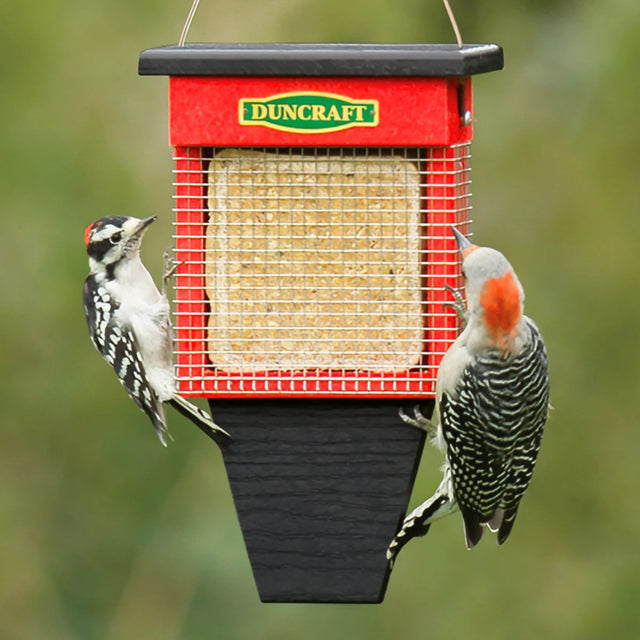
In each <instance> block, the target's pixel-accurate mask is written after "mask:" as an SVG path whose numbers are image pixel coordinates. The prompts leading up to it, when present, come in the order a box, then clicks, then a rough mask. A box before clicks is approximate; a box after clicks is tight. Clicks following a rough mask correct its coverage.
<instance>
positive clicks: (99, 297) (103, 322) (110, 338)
mask: <svg viewBox="0 0 640 640" xmlns="http://www.w3.org/2000/svg"><path fill="white" fill-rule="evenodd" d="M83 302H84V312H85V318H86V320H87V326H88V328H89V335H90V336H91V341H92V342H93V344H94V345H95V347H96V349H97V350H98V351H99V352H100V354H101V355H102V357H103V358H104V359H105V360H106V361H107V362H108V363H109V364H110V365H111V367H112V368H113V369H114V371H115V372H116V375H117V377H118V380H119V381H120V383H121V384H122V386H123V387H124V388H125V390H126V391H127V393H128V394H129V395H130V396H131V398H132V399H133V401H134V402H135V403H136V404H137V405H138V407H140V409H142V410H143V411H144V412H145V413H146V414H147V415H148V416H149V418H150V419H151V421H152V423H153V426H154V427H155V429H156V432H157V433H158V437H159V438H160V440H161V441H162V443H163V444H166V442H165V436H166V435H168V431H167V427H166V420H165V414H164V405H163V404H162V402H160V401H159V400H158V397H157V396H156V394H155V392H154V391H153V389H152V388H151V386H150V385H149V382H148V380H147V377H146V373H145V369H144V364H143V362H142V357H141V356H140V350H139V349H138V344H137V340H136V337H135V335H134V333H133V331H132V330H131V328H130V327H128V326H126V325H123V324H121V323H118V322H116V316H117V311H118V303H117V302H116V301H115V300H114V299H113V298H112V296H111V295H110V294H109V292H108V291H107V289H106V287H104V286H103V285H102V284H101V283H100V282H99V281H98V280H97V279H96V278H94V277H92V276H89V277H88V278H87V279H86V281H85V283H84V289H83Z"/></svg>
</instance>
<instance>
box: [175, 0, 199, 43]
mask: <svg viewBox="0 0 640 640" xmlns="http://www.w3.org/2000/svg"><path fill="white" fill-rule="evenodd" d="M199 4H200V0H193V4H192V5H191V9H190V10H189V15H188V16H187V21H186V22H185V23H184V27H183V28H182V33H181V34H180V40H178V46H179V47H184V41H185V40H186V39H187V35H188V33H189V29H190V28H191V23H192V22H193V16H195V15H196V11H197V10H198V5H199Z"/></svg>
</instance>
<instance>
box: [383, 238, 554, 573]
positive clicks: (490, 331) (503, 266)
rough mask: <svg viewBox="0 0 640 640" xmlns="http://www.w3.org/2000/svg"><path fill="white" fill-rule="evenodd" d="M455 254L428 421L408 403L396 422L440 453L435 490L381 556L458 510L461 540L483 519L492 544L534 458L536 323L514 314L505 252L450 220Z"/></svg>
mask: <svg viewBox="0 0 640 640" xmlns="http://www.w3.org/2000/svg"><path fill="white" fill-rule="evenodd" d="M452 230H453V233H454V235H455V237H456V240H457V243H458V247H459V249H460V252H461V254H462V273H463V276H464V278H465V294H466V300H467V309H466V310H465V308H464V303H463V302H462V298H461V297H460V296H459V295H457V296H456V304H455V305H454V306H455V307H456V309H457V310H458V313H459V314H460V315H461V316H462V318H463V320H464V321H465V322H466V326H465V328H464V330H463V331H462V333H461V334H460V335H459V336H458V338H457V339H456V340H455V342H454V343H453V344H452V345H451V347H450V348H449V350H448V351H447V353H446V354H445V356H444V358H443V359H442V363H441V364H440V368H439V370H438V379H437V383H436V406H435V410H434V416H433V417H432V420H428V419H426V418H425V417H424V416H423V415H422V414H421V413H420V411H419V409H416V410H415V418H410V417H408V416H406V415H405V414H402V413H401V417H402V418H403V420H405V422H408V423H410V424H413V425H414V426H417V427H420V428H422V429H425V430H426V431H427V433H428V434H429V436H430V437H431V438H432V440H433V441H434V443H435V444H436V445H437V446H438V447H439V448H440V449H441V450H442V451H443V452H444V453H445V462H444V466H443V479H442V481H441V483H440V485H439V486H438V488H437V490H436V492H435V493H434V494H433V496H431V498H429V499H428V500H427V501H425V502H424V503H423V504H421V505H420V506H419V507H417V508H416V509H415V510H414V511H413V512H411V513H410V514H409V515H408V516H407V517H406V518H405V520H404V523H403V524H402V527H401V528H400V531H399V532H398V533H397V534H396V537H395V538H394V540H393V541H392V542H391V544H390V545H389V548H388V550H387V559H388V560H389V561H390V563H392V564H393V561H394V559H395V557H396V556H397V554H398V552H399V551H400V549H402V547H403V546H404V545H405V544H407V542H408V541H409V540H410V539H411V538H413V537H416V536H422V535H425V534H426V533H427V531H428V530H429V527H430V525H431V523H432V522H433V521H434V520H436V519H438V518H441V517H443V516H446V515H448V514H450V513H453V512H455V511H457V510H459V511H460V512H461V513H462V518H463V521H464V532H465V539H466V544H467V548H469V549H471V548H472V547H474V546H475V545H476V544H477V543H478V542H479V541H480V538H481V537H482V534H483V532H484V528H485V526H486V527H488V528H489V529H490V530H491V531H493V532H497V534H498V535H497V540H498V543H499V544H502V543H503V542H504V541H505V540H506V539H507V537H508V536H509V534H510V532H511V528H512V527H513V523H514V521H515V519H516V515H517V513H518V506H519V504H520V500H521V499H522V496H523V495H524V493H525V491H526V489H527V487H528V485H529V481H530V480H531V476H532V474H533V469H534V466H535V464H536V460H537V457H538V450H539V448H540V441H541V439H542V432H543V429H544V425H545V422H546V420H547V414H548V411H549V374H548V367H547V354H546V350H545V346H544V342H543V340H542V336H541V335H540V332H539V331H538V329H537V327H536V325H535V324H534V323H533V321H532V320H530V319H529V318H528V317H527V316H525V315H524V314H523V301H524V292H523V289H522V286H521V285H520V282H519V281H518V278H517V276H516V274H515V272H514V270H513V268H512V267H511V265H510V264H509V262H508V261H507V259H506V258H505V257H504V256H503V255H502V254H501V253H500V252H499V251H496V250H495V249H490V248H488V247H478V246H476V245H474V244H472V243H471V242H469V240H467V239H466V238H465V237H464V236H463V235H462V234H461V233H460V232H459V231H458V230H457V229H452Z"/></svg>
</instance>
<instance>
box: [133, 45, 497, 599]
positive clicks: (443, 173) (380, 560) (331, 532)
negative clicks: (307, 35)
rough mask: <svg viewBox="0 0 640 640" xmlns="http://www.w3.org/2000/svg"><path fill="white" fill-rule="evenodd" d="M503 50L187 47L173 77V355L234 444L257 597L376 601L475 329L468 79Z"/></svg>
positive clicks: (165, 52) (156, 60)
mask: <svg viewBox="0 0 640 640" xmlns="http://www.w3.org/2000/svg"><path fill="white" fill-rule="evenodd" d="M501 67H502V50H501V49H500V47H498V46H496V45H491V44H481V45H465V46H462V47H459V46H456V45H447V44H444V45H443V44H433V45H420V44H412V45H405V44H388V45H378V44H376V45H368V44H286V45H284V44H265V45H252V44H190V45H186V46H168V47H160V48H155V49H150V50H147V51H144V52H143V53H142V54H141V56H140V60H139V72H140V74H142V75H168V76H169V131H170V143H171V145H172V146H173V148H174V163H175V165H174V176H175V179H174V189H175V249H176V260H177V263H178V268H177V277H176V284H175V299H174V301H173V303H174V334H175V335H174V339H175V354H174V358H175V365H176V372H177V380H178V385H179V392H180V393H181V394H182V395H183V396H186V397H205V398H208V399H209V402H210V406H211V410H212V414H213V416H214V418H215V420H216V422H218V423H219V424H220V425H221V426H222V427H224V428H225V429H226V430H227V431H229V433H230V434H231V435H232V437H233V443H232V444H231V445H230V446H229V448H228V449H227V450H226V451H224V452H223V457H224V463H225V467H226V470H227V474H228V477H229V481H230V486H231V490H232V493H233V497H234V502H235V505H236V510H237V513H238V517H239V520H240V525H241V528H242V532H243V536H244V539H245V544H246V547H247V550H248V554H249V558H250V561H251V565H252V569H253V573H254V577H255V580H256V584H257V587H258V591H259V594H260V597H261V599H262V600H263V601H270V602H292V601H298V602H301V601H305V602H380V601H381V600H382V599H383V597H384V593H385V589H386V585H387V580H388V577H389V570H388V567H387V562H386V559H385V550H386V547H387V545H388V544H389V542H390V540H391V539H392V538H393V536H394V535H395V533H396V531H397V529H398V526H399V524H400V522H401V521H402V518H403V517H404V514H405V512H406V509H407V505H408V501H409V497H410V494H411V489H412V486H413V481H414V477H415V473H416V470H417V465H418V460H419V456H420V454H421V452H422V447H423V443H424V434H423V433H422V432H420V431H419V430H417V429H414V428H411V427H408V426H407V425H405V424H403V423H402V421H401V420H400V419H399V417H398V409H399V408H400V407H402V406H405V407H407V406H409V407H411V406H412V405H413V404H416V403H421V404H422V405H423V406H426V408H425V409H423V410H424V411H425V412H427V413H428V411H429V408H430V407H429V405H431V408H432V406H433V398H434V392H435V382H436V375H437V371H438V365H439V363H440V361H441V359H442V357H443V355H444V353H445V351H446V350H447V348H448V347H449V346H450V344H451V343H452V341H453V340H454V339H455V337H456V335H457V331H458V325H457V319H456V316H455V313H454V312H453V311H452V310H451V309H448V308H447V307H446V306H445V302H448V301H449V300H450V299H449V298H448V297H447V293H446V291H445V288H444V287H445V285H448V286H450V287H454V288H458V287H460V285H461V282H460V268H459V260H458V251H457V247H456V243H455V240H454V237H453V235H452V234H451V231H450V229H449V226H450V225H454V226H456V227H458V228H459V229H461V230H462V231H463V232H467V230H468V229H467V225H468V222H469V211H470V202H469V197H470V167H469V160H470V150H469V145H470V141H471V138H472V132H473V107H472V100H471V79H470V77H471V76H472V75H474V74H478V73H483V72H488V71H492V70H497V69H500V68H501Z"/></svg>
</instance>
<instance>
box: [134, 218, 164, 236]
mask: <svg viewBox="0 0 640 640" xmlns="http://www.w3.org/2000/svg"><path fill="white" fill-rule="evenodd" d="M157 219H158V216H149V217H148V218H143V219H142V220H140V222H139V223H138V225H137V226H136V227H135V229H134V230H133V233H132V234H131V237H132V238H137V237H139V236H141V235H142V233H143V232H144V230H145V229H146V228H147V227H148V226H149V225H150V224H151V223H152V222H155V221H156V220H157Z"/></svg>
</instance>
